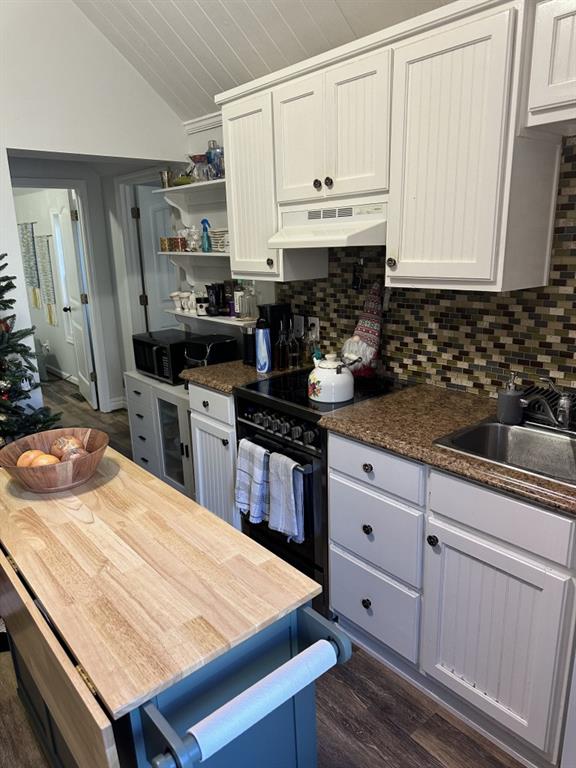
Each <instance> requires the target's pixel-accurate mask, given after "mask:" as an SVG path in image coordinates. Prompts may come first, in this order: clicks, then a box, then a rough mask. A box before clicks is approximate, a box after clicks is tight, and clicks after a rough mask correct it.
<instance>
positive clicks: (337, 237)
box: [268, 200, 388, 248]
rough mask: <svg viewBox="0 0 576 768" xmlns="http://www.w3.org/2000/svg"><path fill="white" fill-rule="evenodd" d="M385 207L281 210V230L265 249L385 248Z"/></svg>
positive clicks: (369, 204)
mask: <svg viewBox="0 0 576 768" xmlns="http://www.w3.org/2000/svg"><path fill="white" fill-rule="evenodd" d="M387 207H388V206H387V203H385V202H383V201H376V200H375V201H372V202H363V203H356V204H350V203H348V202H346V201H342V202H340V203H339V204H338V205H337V206H335V205H334V204H331V205H324V206H318V204H317V203H316V204H313V205H312V204H310V205H309V206H299V207H298V208H286V209H284V210H282V209H280V224H281V228H280V229H279V230H278V232H276V234H275V235H272V237H271V238H270V239H269V240H268V248H334V247H340V248H345V247H347V246H351V245H385V244H386V218H387Z"/></svg>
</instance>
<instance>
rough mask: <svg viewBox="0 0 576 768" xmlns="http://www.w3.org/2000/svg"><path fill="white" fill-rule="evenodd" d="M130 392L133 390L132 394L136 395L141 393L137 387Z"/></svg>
mask: <svg viewBox="0 0 576 768" xmlns="http://www.w3.org/2000/svg"><path fill="white" fill-rule="evenodd" d="M132 392H134V394H135V395H138V396H140V395H141V394H142V392H140V390H138V389H133V390H132Z"/></svg>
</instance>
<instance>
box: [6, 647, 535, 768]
mask: <svg viewBox="0 0 576 768" xmlns="http://www.w3.org/2000/svg"><path fill="white" fill-rule="evenodd" d="M0 724H1V727H0V766H11V768H48V763H47V762H46V761H45V759H44V757H43V755H42V753H41V752H40V750H39V748H38V746H37V744H36V741H35V739H34V736H33V734H32V731H31V728H30V726H29V724H28V721H27V719H26V715H25V713H24V710H23V709H22V706H21V704H20V701H19V699H18V696H17V694H16V683H15V679H14V674H13V671H12V667H11V663H10V657H9V654H7V653H4V654H0ZM318 756H319V759H318V768H521V766H520V765H519V764H518V763H517V762H515V761H514V760H512V759H511V758H510V757H508V756H507V755H505V754H504V753H502V752H501V751H500V750H498V749H497V748H496V747H495V746H493V745H492V744H491V743H490V742H488V741H486V740H485V739H483V738H482V737H481V736H479V735H478V734H476V733H475V732H474V731H472V730H470V729H468V728H467V727H466V726H465V725H464V724H463V723H460V722H459V721H458V720H457V719H456V718H454V717H453V716H452V715H450V714H449V713H448V712H446V711H445V710H443V709H442V708H440V707H439V706H438V705H437V704H435V703H434V702H433V701H432V700H430V699H428V698H427V697H425V696H423V695H422V694H420V693H419V692H418V691H416V689H414V688H412V687H411V686H410V685H408V684H407V683H405V682H404V681H403V680H402V679H401V678H399V677H397V676H396V675H395V674H393V673H392V672H389V671H387V670H386V669H385V668H384V667H383V666H382V665H381V664H380V663H378V662H377V661H375V660H374V659H372V658H371V657H370V656H368V655H367V654H366V653H364V652H363V651H361V650H356V651H355V652H354V655H353V657H352V659H351V661H350V662H349V663H348V664H346V665H345V666H343V667H337V668H336V669H334V670H332V671H331V672H329V673H328V674H327V675H324V677H323V678H322V679H321V680H320V681H319V683H318ZM269 768H273V766H270V767H269Z"/></svg>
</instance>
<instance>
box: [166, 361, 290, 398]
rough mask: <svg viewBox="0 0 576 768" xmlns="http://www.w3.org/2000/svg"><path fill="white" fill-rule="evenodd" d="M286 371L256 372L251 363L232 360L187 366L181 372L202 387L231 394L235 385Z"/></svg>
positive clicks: (191, 381)
mask: <svg viewBox="0 0 576 768" xmlns="http://www.w3.org/2000/svg"><path fill="white" fill-rule="evenodd" d="M282 373H286V371H272V372H271V373H256V369H255V368H253V367H252V366H250V365H244V363H243V362H242V360H232V362H230V363H219V364H218V365H207V366H203V367H201V368H187V369H186V370H184V371H182V373H181V374H180V378H181V379H185V380H187V381H189V382H190V384H198V385H199V386H201V387H208V388H209V389H215V390H216V391H217V392H224V393H225V394H226V395H231V394H232V392H233V391H234V387H243V386H245V385H246V384H251V383H252V382H253V381H258V380H259V379H270V378H272V377H273V376H279V375H280V374H282Z"/></svg>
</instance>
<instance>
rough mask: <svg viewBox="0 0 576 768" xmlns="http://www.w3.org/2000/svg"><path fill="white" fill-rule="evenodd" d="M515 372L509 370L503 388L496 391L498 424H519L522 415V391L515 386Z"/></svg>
mask: <svg viewBox="0 0 576 768" xmlns="http://www.w3.org/2000/svg"><path fill="white" fill-rule="evenodd" d="M517 376H518V374H517V373H515V372H514V371H511V372H510V378H509V379H508V382H507V383H506V386H505V387H504V389H500V390H499V391H498V408H497V415H498V421H499V422H500V424H511V425H513V424H521V423H522V418H523V416H524V408H523V406H522V396H523V394H524V393H523V391H522V390H521V389H517V388H516V377H517Z"/></svg>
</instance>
